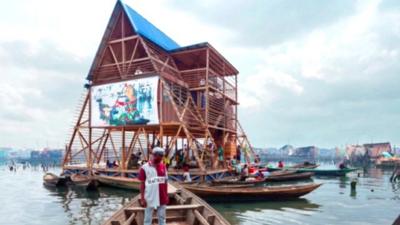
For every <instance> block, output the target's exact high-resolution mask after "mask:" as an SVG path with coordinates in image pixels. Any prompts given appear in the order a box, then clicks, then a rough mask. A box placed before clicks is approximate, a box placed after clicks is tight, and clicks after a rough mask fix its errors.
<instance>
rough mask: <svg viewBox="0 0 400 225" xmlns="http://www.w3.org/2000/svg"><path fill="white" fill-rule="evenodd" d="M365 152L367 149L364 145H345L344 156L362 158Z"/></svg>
mask: <svg viewBox="0 0 400 225" xmlns="http://www.w3.org/2000/svg"><path fill="white" fill-rule="evenodd" d="M366 152H367V149H366V148H365V146H364V145H347V146H346V156H347V157H352V156H353V157H354V156H364V155H365V153H366Z"/></svg>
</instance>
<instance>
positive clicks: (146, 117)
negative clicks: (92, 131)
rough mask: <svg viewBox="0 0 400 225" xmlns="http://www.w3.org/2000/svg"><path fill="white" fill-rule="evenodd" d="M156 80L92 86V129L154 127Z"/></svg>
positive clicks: (148, 79)
mask: <svg viewBox="0 0 400 225" xmlns="http://www.w3.org/2000/svg"><path fill="white" fill-rule="evenodd" d="M157 87H158V77H150V78H143V79H138V80H130V81H124V82H118V83H112V84H104V85H99V86H93V87H92V93H91V94H92V97H91V101H92V103H91V104H92V108H91V110H92V115H91V119H92V121H91V122H92V126H124V125H139V124H158V110H157Z"/></svg>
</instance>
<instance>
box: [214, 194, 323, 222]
mask: <svg viewBox="0 0 400 225" xmlns="http://www.w3.org/2000/svg"><path fill="white" fill-rule="evenodd" d="M212 206H213V207H214V208H215V209H216V210H218V211H219V212H221V213H222V215H223V216H224V217H225V218H227V220H229V222H231V223H232V224H251V223H254V224H277V223H282V224H285V223H286V224H295V223H293V221H291V220H293V219H294V218H296V217H297V216H310V215H312V214H314V213H315V212H317V211H318V209H319V208H320V207H321V205H319V204H317V203H313V202H311V201H309V200H307V199H303V198H300V199H294V200H290V201H279V202H277V201H267V202H254V203H235V204H222V203H218V204H212ZM261 218H262V219H261Z"/></svg>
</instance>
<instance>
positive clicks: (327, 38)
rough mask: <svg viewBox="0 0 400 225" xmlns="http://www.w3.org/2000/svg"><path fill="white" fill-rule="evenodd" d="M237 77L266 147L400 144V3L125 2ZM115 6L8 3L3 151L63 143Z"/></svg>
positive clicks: (2, 36)
mask: <svg viewBox="0 0 400 225" xmlns="http://www.w3.org/2000/svg"><path fill="white" fill-rule="evenodd" d="M125 2H126V3H128V4H129V5H130V6H132V7H133V8H134V9H136V10H137V11H138V12H139V13H141V14H142V15H143V16H144V17H146V18H147V19H148V20H150V21H151V22H152V23H153V24H155V25H156V26H157V27H159V28H160V29H161V30H163V31H164V32H165V33H167V34H168V35H169V36H170V37H172V38H173V39H174V40H175V41H176V42H178V43H179V44H180V45H182V46H184V45H189V44H194V43H198V42H204V41H208V42H210V43H211V44H212V45H213V46H214V47H216V49H217V50H218V51H220V52H221V53H222V54H223V55H224V56H225V57H226V58H227V59H228V60H229V61H231V63H232V64H233V65H235V67H236V68H237V69H238V70H239V71H240V74H239V77H240V78H239V99H240V103H241V104H240V107H239V118H240V120H241V123H242V125H243V127H244V128H245V130H246V131H247V134H248V136H249V138H250V141H251V142H252V144H253V145H254V146H258V147H273V146H274V147H280V146H282V145H284V144H292V145H295V146H304V145H317V146H321V147H334V146H344V145H345V144H351V143H366V142H382V141H390V142H392V143H393V144H396V145H400V95H399V91H400V74H399V73H400V63H399V62H400V52H399V51H400V22H399V21H400V2H399V1H396V0H393V1H374V0H373V1H368V0H359V1H350V0H336V1H318V0H313V1H311V0H298V1H292V0H270V1H264V0H258V1H257V0H254V1H242V0H229V1H227V0H225V1H219V0H198V1H186V0H159V1H149V0H125ZM114 5H115V0H102V1H98V0H85V1H82V0H68V1H62V0H60V1H54V0H36V1H30V0H15V1H0V30H1V32H0V76H1V82H0V107H1V108H0V109H1V110H0V146H13V147H34V148H42V147H44V146H47V145H49V146H51V147H62V146H64V145H65V143H66V140H67V139H68V138H69V136H68V134H69V130H70V128H71V125H72V121H73V118H74V112H75V111H76V106H77V103H78V100H79V98H80V96H81V95H82V93H83V85H84V83H85V77H86V75H87V73H88V71H89V67H90V65H91V63H92V60H93V57H94V55H95V53H96V50H97V47H98V45H99V42H100V40H101V37H102V34H103V32H104V30H105V27H106V25H107V22H108V19H109V17H110V15H111V12H112V9H113V7H114Z"/></svg>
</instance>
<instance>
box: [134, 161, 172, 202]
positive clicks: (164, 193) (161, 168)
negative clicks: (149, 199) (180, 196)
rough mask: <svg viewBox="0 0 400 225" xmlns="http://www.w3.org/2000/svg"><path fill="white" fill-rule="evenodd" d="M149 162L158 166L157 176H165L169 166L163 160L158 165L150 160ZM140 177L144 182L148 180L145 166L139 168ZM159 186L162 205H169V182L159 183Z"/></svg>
mask: <svg viewBox="0 0 400 225" xmlns="http://www.w3.org/2000/svg"><path fill="white" fill-rule="evenodd" d="M149 163H150V164H151V165H152V166H154V167H155V168H156V171H157V176H159V177H165V175H166V172H167V167H166V166H165V165H164V164H163V163H162V162H160V163H159V164H158V165H155V164H153V163H151V162H149ZM138 179H139V180H140V181H142V182H145V181H146V172H144V169H143V168H140V170H139V176H138ZM145 188H146V187H145ZM158 188H159V193H160V205H167V204H168V201H169V197H168V184H167V182H166V183H163V184H159V186H158Z"/></svg>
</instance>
